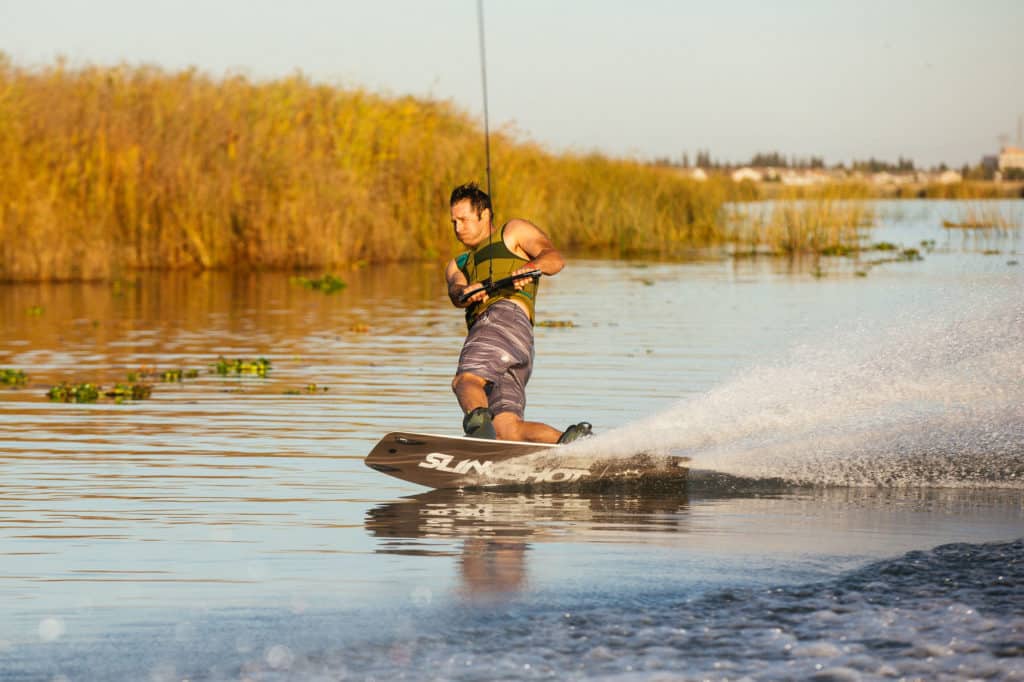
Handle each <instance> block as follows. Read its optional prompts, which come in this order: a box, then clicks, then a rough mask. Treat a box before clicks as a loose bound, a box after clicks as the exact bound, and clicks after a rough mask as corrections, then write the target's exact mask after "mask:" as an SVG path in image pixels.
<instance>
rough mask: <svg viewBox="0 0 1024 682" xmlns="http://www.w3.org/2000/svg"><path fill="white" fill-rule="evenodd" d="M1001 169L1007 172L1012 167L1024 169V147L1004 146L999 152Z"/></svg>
mask: <svg viewBox="0 0 1024 682" xmlns="http://www.w3.org/2000/svg"><path fill="white" fill-rule="evenodd" d="M998 165H999V170H1000V172H1005V171H1008V170H1010V169H1011V168H1019V169H1021V170H1024V149H1021V148H1020V147H1003V151H1001V152H999V161H998Z"/></svg>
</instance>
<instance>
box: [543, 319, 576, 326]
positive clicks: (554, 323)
mask: <svg viewBox="0 0 1024 682" xmlns="http://www.w3.org/2000/svg"><path fill="white" fill-rule="evenodd" d="M537 326H538V327H575V326H576V323H575V322H573V321H572V320H541V321H540V322H538V323H537Z"/></svg>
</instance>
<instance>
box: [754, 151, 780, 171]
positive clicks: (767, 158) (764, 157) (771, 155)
mask: <svg viewBox="0 0 1024 682" xmlns="http://www.w3.org/2000/svg"><path fill="white" fill-rule="evenodd" d="M750 165H751V166H760V167H765V166H775V167H777V168H788V167H789V164H788V163H787V162H786V159H785V157H784V156H782V154H780V153H779V152H758V153H757V154H754V156H752V157H751V158H750Z"/></svg>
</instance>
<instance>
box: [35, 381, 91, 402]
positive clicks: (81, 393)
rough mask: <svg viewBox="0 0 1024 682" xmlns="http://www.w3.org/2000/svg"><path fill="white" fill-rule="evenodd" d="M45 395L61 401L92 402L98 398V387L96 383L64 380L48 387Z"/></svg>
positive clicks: (55, 400)
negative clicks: (71, 382) (75, 382)
mask: <svg viewBox="0 0 1024 682" xmlns="http://www.w3.org/2000/svg"><path fill="white" fill-rule="evenodd" d="M46 397H47V398H49V399H50V400H52V401H54V402H61V403H94V402H96V401H97V400H99V397H100V387H99V386H97V385H96V384H70V383H68V382H66V381H65V382H61V383H59V384H57V385H56V386H53V387H52V388H50V390H49V391H47V392H46Z"/></svg>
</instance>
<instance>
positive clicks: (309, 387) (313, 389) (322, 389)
mask: <svg viewBox="0 0 1024 682" xmlns="http://www.w3.org/2000/svg"><path fill="white" fill-rule="evenodd" d="M328 390H330V389H328V387H327V386H319V385H317V384H306V385H305V386H304V387H302V388H301V389H298V388H290V389H288V390H287V391H285V392H284V394H285V395H302V394H303V393H309V394H313V393H326V392H327V391H328Z"/></svg>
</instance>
